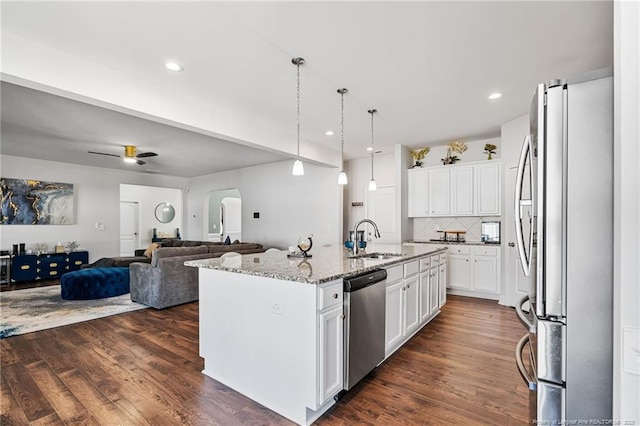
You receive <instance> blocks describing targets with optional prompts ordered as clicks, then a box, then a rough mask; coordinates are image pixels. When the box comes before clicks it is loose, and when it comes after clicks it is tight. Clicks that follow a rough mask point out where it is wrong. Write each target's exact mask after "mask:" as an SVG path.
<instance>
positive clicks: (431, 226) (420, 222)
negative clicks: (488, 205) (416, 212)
mask: <svg viewBox="0 0 640 426" xmlns="http://www.w3.org/2000/svg"><path fill="white" fill-rule="evenodd" d="M486 221H500V216H487V217H417V218H414V219H413V239H414V240H415V241H428V240H431V239H439V238H442V233H441V232H438V231H437V230H436V229H435V228H436V226H439V228H440V230H441V231H445V230H452V231H467V233H466V234H465V240H466V241H468V242H479V241H480V234H481V228H482V226H481V224H482V222H486Z"/></svg>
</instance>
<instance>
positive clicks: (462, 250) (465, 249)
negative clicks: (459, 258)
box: [449, 245, 471, 254]
mask: <svg viewBox="0 0 640 426" xmlns="http://www.w3.org/2000/svg"><path fill="white" fill-rule="evenodd" d="M449 253H451V254H471V247H469V246H454V245H452V246H449Z"/></svg>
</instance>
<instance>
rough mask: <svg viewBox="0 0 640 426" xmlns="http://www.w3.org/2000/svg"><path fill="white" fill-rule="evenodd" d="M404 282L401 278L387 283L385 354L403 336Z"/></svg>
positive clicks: (396, 344)
mask: <svg viewBox="0 0 640 426" xmlns="http://www.w3.org/2000/svg"><path fill="white" fill-rule="evenodd" d="M403 288H404V282H403V281H402V280H400V281H397V282H395V283H388V284H387V303H386V313H385V342H386V345H385V353H386V354H387V356H388V355H389V353H390V351H391V352H392V351H393V350H394V349H395V348H396V347H397V346H398V345H399V344H400V342H401V341H402V339H403V337H404V333H403V322H404V311H403V305H404V289H403Z"/></svg>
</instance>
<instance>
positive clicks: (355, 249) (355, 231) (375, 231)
mask: <svg viewBox="0 0 640 426" xmlns="http://www.w3.org/2000/svg"><path fill="white" fill-rule="evenodd" d="M364 222H367V223H369V224H371V225H373V236H374V237H376V238H380V231H378V225H376V223H375V222H374V221H372V220H371V219H362V220H361V221H359V222H358V223H356V226H354V227H353V235H354V236H355V237H354V238H355V239H356V241H354V242H353V255H354V256H357V255H358V226H360V225H361V224H363V223H364Z"/></svg>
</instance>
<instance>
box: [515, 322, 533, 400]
mask: <svg viewBox="0 0 640 426" xmlns="http://www.w3.org/2000/svg"><path fill="white" fill-rule="evenodd" d="M528 343H529V334H525V335H524V336H522V338H521V339H520V340H519V341H518V344H517V345H516V364H517V365H518V371H519V372H520V375H521V376H522V379H523V380H524V382H525V383H526V384H527V386H528V387H529V389H531V390H535V388H536V379H535V377H534V374H531V373H530V372H529V371H527V368H526V367H525V366H524V362H523V361H522V352H523V351H524V347H525V345H527V344H528Z"/></svg>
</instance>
